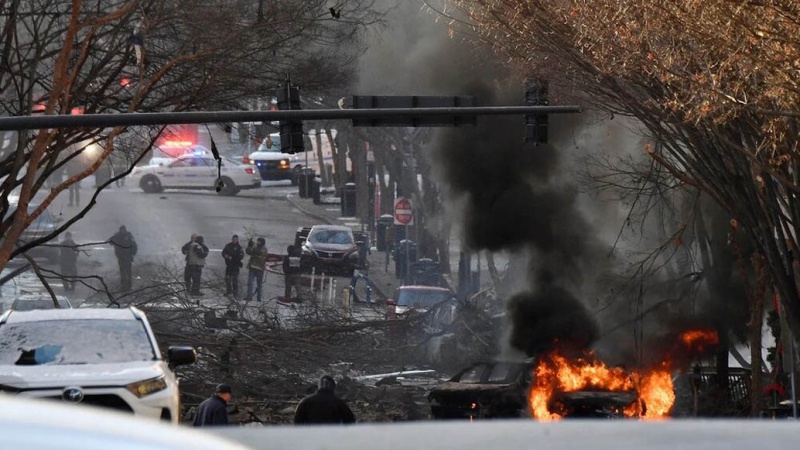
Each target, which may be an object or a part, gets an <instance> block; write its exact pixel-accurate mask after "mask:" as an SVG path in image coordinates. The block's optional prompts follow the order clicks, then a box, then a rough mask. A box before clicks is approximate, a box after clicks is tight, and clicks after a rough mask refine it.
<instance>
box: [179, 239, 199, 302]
mask: <svg viewBox="0 0 800 450" xmlns="http://www.w3.org/2000/svg"><path fill="white" fill-rule="evenodd" d="M195 239H197V234H195V233H192V237H190V238H189V242H187V243H185V244H183V246H182V247H181V253H183V256H184V263H185V264H184V266H183V284H185V285H186V292H191V288H192V274H191V272H190V271H189V249H190V248H191V247H192V244H194V240H195Z"/></svg>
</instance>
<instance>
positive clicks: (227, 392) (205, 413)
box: [192, 383, 233, 427]
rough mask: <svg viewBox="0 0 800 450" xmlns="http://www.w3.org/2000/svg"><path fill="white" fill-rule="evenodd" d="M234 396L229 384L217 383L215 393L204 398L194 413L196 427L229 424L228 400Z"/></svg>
mask: <svg viewBox="0 0 800 450" xmlns="http://www.w3.org/2000/svg"><path fill="white" fill-rule="evenodd" d="M231 398H233V390H232V389H231V387H230V386H229V385H227V384H224V383H223V384H219V385H217V389H216V391H215V392H214V395H212V396H211V397H209V398H207V399H205V400H203V402H202V403H200V406H198V407H197V411H196V412H195V413H194V422H193V423H192V426H195V427H209V426H214V425H227V424H228V402H230V401H231Z"/></svg>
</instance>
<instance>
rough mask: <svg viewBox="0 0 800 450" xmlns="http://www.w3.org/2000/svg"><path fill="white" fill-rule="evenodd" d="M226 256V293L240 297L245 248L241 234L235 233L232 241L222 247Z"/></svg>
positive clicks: (236, 297) (223, 255) (223, 254)
mask: <svg viewBox="0 0 800 450" xmlns="http://www.w3.org/2000/svg"><path fill="white" fill-rule="evenodd" d="M222 257H223V258H225V295H233V298H235V299H238V298H239V269H240V268H241V267H242V260H243V259H244V249H243V248H242V246H241V245H239V236H237V235H235V234H234V235H233V237H231V241H230V242H228V243H227V244H225V248H223V249H222Z"/></svg>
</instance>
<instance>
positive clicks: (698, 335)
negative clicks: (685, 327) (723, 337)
mask: <svg viewBox="0 0 800 450" xmlns="http://www.w3.org/2000/svg"><path fill="white" fill-rule="evenodd" d="M680 340H681V342H683V344H684V345H685V346H686V347H687V348H688V349H690V350H696V351H701V352H702V351H704V350H705V348H706V347H710V346H715V345H717V344H719V335H718V334H717V332H716V331H709V330H689V331H684V332H683V333H681V335H680Z"/></svg>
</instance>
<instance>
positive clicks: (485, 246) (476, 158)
mask: <svg viewBox="0 0 800 450" xmlns="http://www.w3.org/2000/svg"><path fill="white" fill-rule="evenodd" d="M409 3H410V2H400V3H397V4H396V5H395V6H396V8H395V9H394V10H393V14H392V16H391V18H390V23H391V24H392V28H391V29H390V30H388V31H387V33H386V34H383V35H382V36H379V37H377V39H376V42H378V43H379V44H378V46H379V47H378V48H380V51H373V52H370V53H369V54H368V55H366V58H364V59H363V61H362V68H361V82H360V83H359V90H360V92H359V93H362V94H365V93H375V94H406V95H408V94H416V95H474V96H476V97H477V99H478V103H479V104H480V105H492V104H504V105H512V104H515V105H520V104H522V101H523V98H524V91H525V88H524V80H523V79H520V78H515V77H514V76H513V75H512V74H511V73H510V72H509V71H507V70H506V69H505V68H503V67H502V66H501V64H499V63H498V60H497V58H496V57H495V55H493V54H492V53H491V51H489V50H488V49H485V48H479V47H476V46H475V45H473V44H471V43H467V42H463V41H461V40H459V38H458V37H456V38H455V39H447V38H445V36H447V28H446V27H445V26H442V25H441V24H435V23H434V21H433V16H431V15H430V14H429V13H427V12H426V11H425V10H424V9H422V10H417V9H416V8H418V5H413V4H409ZM554 84H555V83H554ZM582 120H585V119H582V118H580V117H567V116H561V117H555V116H551V119H550V121H551V125H550V142H551V144H547V145H539V146H534V145H532V144H525V143H524V142H523V137H524V125H523V118H522V117H520V116H513V117H489V116H484V117H480V118H478V126H477V127H474V128H471V127H463V128H455V129H445V130H442V131H440V132H439V133H438V139H436V140H435V143H434V145H432V146H431V147H433V148H431V149H430V151H431V153H433V155H432V156H431V158H432V160H433V162H434V165H435V166H437V167H438V169H439V170H438V173H439V175H440V176H441V177H442V178H443V179H444V180H445V183H446V185H447V186H448V187H449V192H450V195H451V197H452V198H453V199H457V200H458V201H457V203H458V204H459V205H463V211H460V212H461V214H460V217H458V218H455V220H454V221H455V222H461V223H463V241H464V242H465V244H466V246H467V247H469V248H470V249H472V250H474V251H477V250H490V251H499V250H507V251H509V252H512V253H514V254H527V255H529V257H528V259H529V261H530V267H529V269H528V275H527V276H526V277H525V278H527V280H526V281H525V286H524V293H522V294H519V295H517V296H515V297H514V298H513V299H511V300H510V301H509V306H508V312H509V316H510V318H509V322H510V325H511V326H512V330H511V331H510V343H511V345H512V346H513V347H514V348H517V349H519V350H523V351H525V352H526V353H529V354H533V353H536V352H538V351H539V350H541V349H545V348H549V347H550V346H552V345H553V343H554V342H555V341H558V342H560V343H567V342H569V343H571V344H572V345H576V346H583V347H586V346H589V345H590V344H591V343H592V341H593V340H594V338H595V336H596V334H597V333H596V328H597V327H596V325H595V323H594V321H593V320H592V319H591V317H590V315H589V314H588V312H587V311H586V308H585V306H584V305H583V303H582V302H581V301H580V300H578V299H577V298H576V296H575V294H574V293H573V292H575V291H579V289H577V288H578V287H580V286H581V283H582V281H583V278H584V276H586V275H587V274H589V273H590V272H591V271H593V269H592V268H591V266H592V264H593V257H594V256H593V255H596V254H598V253H602V252H597V251H596V250H597V249H596V247H597V242H596V239H595V238H594V233H593V232H592V230H591V227H589V226H588V224H587V222H586V221H585V220H584V218H583V217H582V216H581V214H580V213H579V211H578V208H577V204H578V203H577V200H576V192H575V189H574V188H573V187H572V186H571V179H572V177H569V174H568V173H565V172H563V164H562V163H563V161H562V155H563V151H562V149H561V148H560V147H559V142H568V141H569V139H570V138H571V136H572V134H573V133H574V131H575V129H576V128H577V127H579V126H580V125H581V123H582V122H581V121H582ZM565 175H567V178H566V179H567V180H569V181H567V182H565V181H564V180H565Z"/></svg>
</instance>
